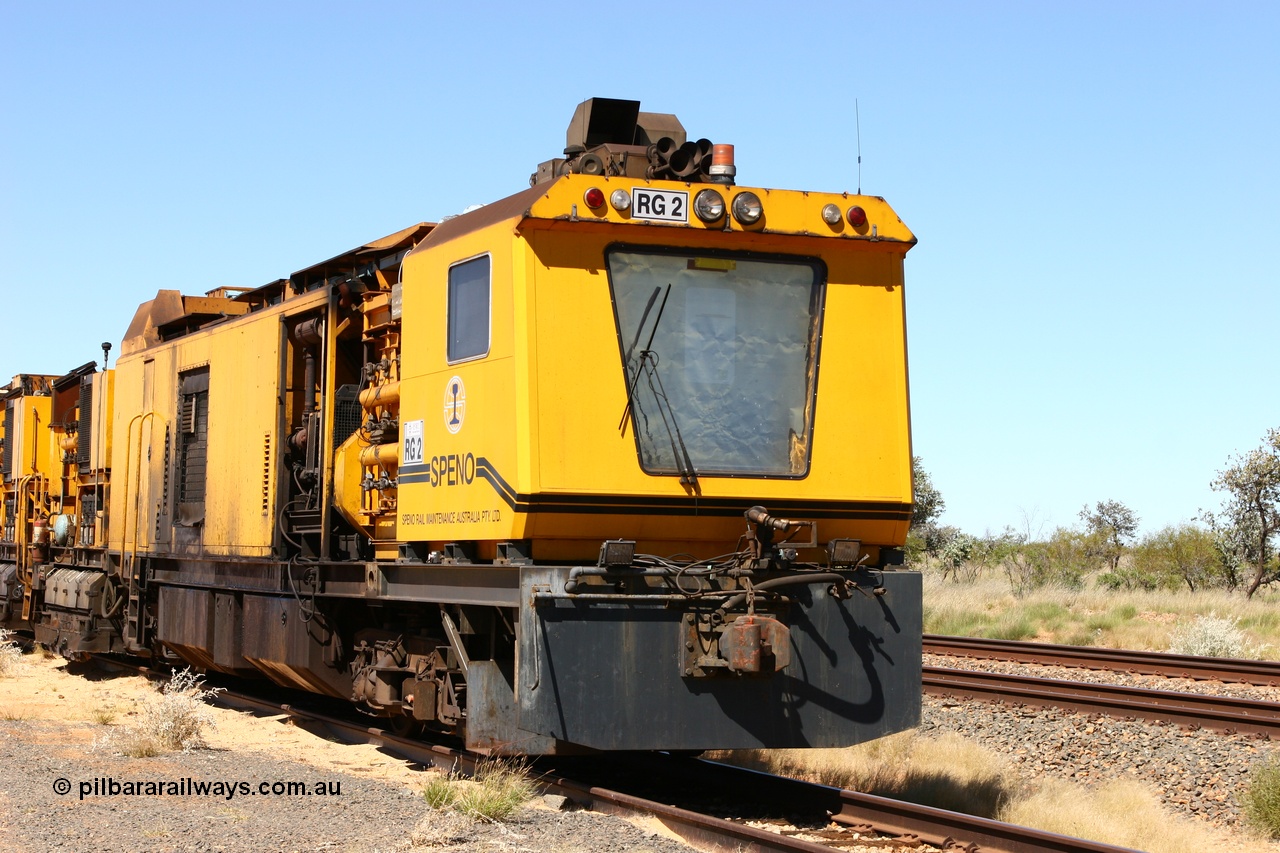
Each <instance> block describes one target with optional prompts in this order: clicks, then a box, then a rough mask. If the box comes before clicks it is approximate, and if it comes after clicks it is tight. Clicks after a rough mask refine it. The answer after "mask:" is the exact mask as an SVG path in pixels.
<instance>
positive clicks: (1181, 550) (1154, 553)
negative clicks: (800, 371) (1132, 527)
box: [1104, 523, 1230, 592]
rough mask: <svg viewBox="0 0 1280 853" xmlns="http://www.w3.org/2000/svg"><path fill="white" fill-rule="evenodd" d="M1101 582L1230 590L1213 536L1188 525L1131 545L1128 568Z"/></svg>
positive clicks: (1166, 528) (1117, 584)
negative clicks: (1224, 588)
mask: <svg viewBox="0 0 1280 853" xmlns="http://www.w3.org/2000/svg"><path fill="white" fill-rule="evenodd" d="M1104 577H1105V576H1104ZM1104 582H1105V583H1108V584H1109V585H1112V586H1120V585H1123V586H1126V587H1128V588H1129V589H1133V588H1135V587H1136V588H1139V589H1157V588H1159V587H1166V588H1169V589H1173V588H1175V587H1177V586H1181V585H1182V584H1186V585H1187V589H1189V590H1190V591H1191V592H1195V591H1196V590H1198V589H1206V588H1208V587H1211V586H1224V587H1230V580H1229V578H1228V577H1227V574H1226V572H1225V571H1224V570H1223V565H1222V559H1221V556H1220V554H1219V551H1218V548H1217V542H1216V539H1215V537H1214V535H1213V533H1212V532H1211V531H1209V530H1206V529H1205V528H1203V527H1201V526H1200V525H1198V524H1191V523H1186V524H1179V525H1176V526H1175V525H1170V526H1168V527H1165V528H1163V529H1161V530H1158V531H1156V532H1155V533H1152V534H1150V535H1148V536H1144V537H1143V538H1142V541H1141V542H1139V543H1138V544H1137V545H1135V546H1134V548H1133V556H1132V559H1131V560H1130V561H1129V565H1128V568H1122V569H1118V570H1117V571H1116V572H1114V573H1112V575H1111V577H1110V578H1109V579H1107V580H1104Z"/></svg>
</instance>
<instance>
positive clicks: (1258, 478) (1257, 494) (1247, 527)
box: [1211, 429, 1280, 598]
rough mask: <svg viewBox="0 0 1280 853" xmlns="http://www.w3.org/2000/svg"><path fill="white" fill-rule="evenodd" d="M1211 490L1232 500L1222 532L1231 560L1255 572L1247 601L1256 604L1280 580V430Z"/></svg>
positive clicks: (1235, 459) (1235, 462) (1225, 511)
mask: <svg viewBox="0 0 1280 853" xmlns="http://www.w3.org/2000/svg"><path fill="white" fill-rule="evenodd" d="M1211 485H1212V486H1213V488H1214V490H1215V491H1219V492H1225V493H1226V495H1227V498H1226V503H1225V504H1224V505H1223V507H1222V511H1221V512H1220V513H1219V515H1218V522H1219V523H1218V525H1217V526H1218V528H1219V532H1220V533H1221V534H1222V539H1223V543H1224V545H1225V546H1226V549H1227V550H1228V552H1229V553H1228V554H1227V556H1228V559H1231V558H1232V557H1234V558H1236V559H1238V560H1239V562H1240V563H1242V564H1244V565H1245V566H1247V567H1248V568H1249V570H1250V574H1251V578H1250V580H1249V582H1248V585H1247V587H1246V589H1245V595H1247V596H1248V597H1249V598H1253V595H1254V593H1256V592H1257V591H1258V588H1259V587H1261V586H1262V585H1263V584H1267V583H1272V582H1273V581H1275V580H1277V576H1278V575H1280V570H1277V568H1276V567H1275V566H1272V559H1271V558H1272V554H1273V553H1274V551H1273V546H1272V540H1274V539H1275V538H1276V536H1277V534H1280V429H1271V430H1267V434H1266V437H1265V438H1264V439H1263V442H1262V447H1259V448H1257V449H1256V450H1251V451H1249V452H1248V453H1245V454H1243V455H1240V456H1236V457H1233V458H1232V459H1231V464H1229V465H1228V466H1227V467H1226V468H1224V469H1223V470H1221V471H1219V472H1218V476H1217V477H1216V478H1215V479H1214V481H1213V483H1212V484H1211ZM1230 552H1234V553H1230Z"/></svg>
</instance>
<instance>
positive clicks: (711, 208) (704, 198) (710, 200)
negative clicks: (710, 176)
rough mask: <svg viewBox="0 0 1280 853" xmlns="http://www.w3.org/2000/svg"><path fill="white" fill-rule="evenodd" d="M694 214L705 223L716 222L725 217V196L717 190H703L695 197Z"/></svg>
mask: <svg viewBox="0 0 1280 853" xmlns="http://www.w3.org/2000/svg"><path fill="white" fill-rule="evenodd" d="M693 212H694V213H696V214H698V218H699V219H701V220H702V221H703V222H715V221H717V220H719V219H720V218H721V217H722V216H724V196H722V195H720V193H718V192H716V191H715V190H702V191H701V192H699V193H698V194H697V195H696V196H694V197H693Z"/></svg>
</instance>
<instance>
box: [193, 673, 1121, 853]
mask: <svg viewBox="0 0 1280 853" xmlns="http://www.w3.org/2000/svg"><path fill="white" fill-rule="evenodd" d="M218 700H219V701H223V702H226V703H228V704H242V705H245V706H252V707H254V708H257V709H260V710H262V711H264V712H266V713H280V712H282V711H283V712H285V713H287V714H289V715H291V716H293V717H295V718H298V719H302V720H305V721H310V722H313V723H317V724H320V725H323V726H325V727H326V728H328V729H330V730H333V731H335V732H341V733H342V735H343V737H344V739H348V740H350V741H351V742H366V743H374V744H377V745H379V746H383V747H386V748H389V749H390V750H392V751H393V752H395V753H396V754H398V755H400V756H401V757H403V758H406V759H408V760H410V761H414V762H417V763H420V764H425V765H432V766H435V767H438V768H440V769H443V770H450V769H455V768H459V767H461V768H464V769H465V770H466V771H467V772H472V771H474V769H475V766H476V764H477V763H478V762H479V761H481V760H483V759H482V757H481V756H477V755H474V754H472V753H467V752H460V751H458V750H453V749H449V748H448V747H444V746H439V745H432V744H428V743H423V742H419V741H413V740H406V739H405V738H401V737H398V736H395V735H393V734H391V733H390V732H386V731H384V730H382V729H379V728H374V727H368V728H366V727H361V726H358V725H354V724H351V723H347V722H344V721H341V720H336V719H333V718H331V717H327V716H325V715H321V714H316V713H313V712H311V711H306V710H304V709H300V708H296V707H292V706H279V705H276V704H274V703H270V702H265V701H263V700H259V699H254V698H252V697H243V696H241V695H239V694H235V695H229V694H228V693H226V692H224V693H220V694H219V698H218ZM696 763H697V764H700V765H707V766H709V767H712V768H714V769H715V771H716V772H718V773H719V774H721V775H722V776H729V777H732V778H733V781H734V783H735V784H737V785H749V784H751V782H752V781H757V780H758V781H762V782H765V783H767V784H770V785H773V786H776V787H783V788H786V789H788V790H787V791H786V793H785V794H784V796H785V797H786V799H787V800H788V801H790V802H796V803H799V802H807V803H810V804H823V805H824V806H825V807H826V811H828V812H829V813H830V814H831V820H833V821H835V822H836V823H839V824H841V825H844V826H846V827H849V828H850V829H857V830H862V831H867V832H875V833H877V834H880V835H887V836H891V837H897V838H901V839H902V840H904V841H906V842H911V841H913V840H917V839H918V840H920V841H925V842H928V843H930V844H933V845H934V846H937V847H941V848H944V849H948V848H952V847H955V846H956V845H957V843H959V844H960V845H961V846H963V847H964V848H965V849H966V850H968V851H972V853H978V851H981V853H1135V851H1133V850H1131V849H1130V848H1126V847H1116V846H1114V845H1110V844H1103V843H1101V842H1095V841H1087V840H1082V839H1079V838H1070V837H1068V836H1064V835H1058V834H1056V833H1052V832H1044V831H1042V830H1036V829H1030V828H1028V827H1023V826H1017V825H1015V824H1008V823H1002V822H1000V821H996V820H990V819H987V818H981V817H974V816H973V815H967V814H962V813H960V812H952V811H946V810H944V809H935V808H931V807H929V806H919V805H915V804H914V803H906V802H901V801H898V800H892V799H888V798H886V797H878V796H874V795H871V794H862V793H858V792H856V791H848V790H841V789H839V788H833V787H830V786H826V785H816V784H813V783H810V782H801V781H799V780H793V779H784V778H782V777H777V776H770V775H767V774H761V773H757V772H755V771H750V770H743V769H741V768H737V767H732V766H730V765H726V764H720V763H717V762H709V761H698V762H696ZM538 782H539V784H540V785H541V787H542V788H543V790H544V791H545V792H546V793H555V794H559V795H561V796H565V797H568V798H569V799H571V800H573V801H574V802H576V803H578V804H579V805H581V806H583V807H584V808H590V809H592V810H594V811H598V812H603V813H607V814H614V815H620V816H630V815H635V814H637V813H640V814H643V815H647V816H651V817H655V818H657V819H658V820H660V821H661V822H662V823H663V825H665V826H666V827H667V828H668V829H670V830H671V831H672V832H674V833H675V834H676V835H678V836H680V837H681V838H683V839H685V840H686V841H690V842H694V843H698V844H702V845H706V846H710V847H711V848H712V849H717V850H720V849H722V850H734V851H742V853H750V851H777V853H830V850H831V847H829V846H827V845H823V844H818V843H815V842H811V841H804V840H802V839H797V838H791V837H788V836H785V835H779V834H778V833H774V832H768V831H766V830H762V829H756V828H754V827H751V826H745V825H743V824H739V823H735V822H733V821H730V820H726V819H724V818H718V817H711V816H709V815H705V814H700V813H698V812H694V811H690V810H688V809H682V808H679V807H677V806H672V805H668V804H665V803H659V802H656V801H654V800H650V799H645V798H643V797H638V796H635V795H633V794H628V793H624V792H620V791H614V790H610V789H607V788H603V787H599V786H594V785H586V784H583V783H580V782H575V781H573V780H571V779H568V778H565V777H563V776H558V775H549V774H547V775H541V776H539V777H538ZM717 787H719V786H717ZM719 789H720V790H724V788H719Z"/></svg>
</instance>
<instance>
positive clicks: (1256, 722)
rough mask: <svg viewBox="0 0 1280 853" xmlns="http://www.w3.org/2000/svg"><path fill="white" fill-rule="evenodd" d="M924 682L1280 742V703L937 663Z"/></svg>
mask: <svg viewBox="0 0 1280 853" xmlns="http://www.w3.org/2000/svg"><path fill="white" fill-rule="evenodd" d="M923 680H924V690H925V692H926V693H928V694H931V695H935V696H961V697H966V698H970V699H980V700H983V701H999V702H1008V703H1011V704H1021V705H1034V706H1037V707H1042V708H1062V709H1064V710H1069V711H1083V712H1087V713H1100V714H1109V715H1111V716H1114V717H1121V718H1134V719H1145V720H1160V721H1164V722H1170V723H1178V724H1180V725H1185V726H1194V727H1200V728H1208V729H1215V730H1217V731H1222V732H1228V733H1231V734H1252V735H1258V736H1262V737H1268V738H1271V739H1275V740H1280V703H1276V702H1263V701H1260V700H1257V699H1235V698H1232V697H1228V696H1203V695H1200V694H1197V693H1178V692H1176V691H1173V690H1151V689H1149V688H1143V687H1125V686H1121V685H1116V684H1085V683H1081V682H1078V681H1064V680H1062V679H1056V678H1034V677H1031V676H1026V675H1008V674H1005V673H992V672H971V671H969V670H963V669H948V668H945V667H936V666H926V667H924V673H923Z"/></svg>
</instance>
